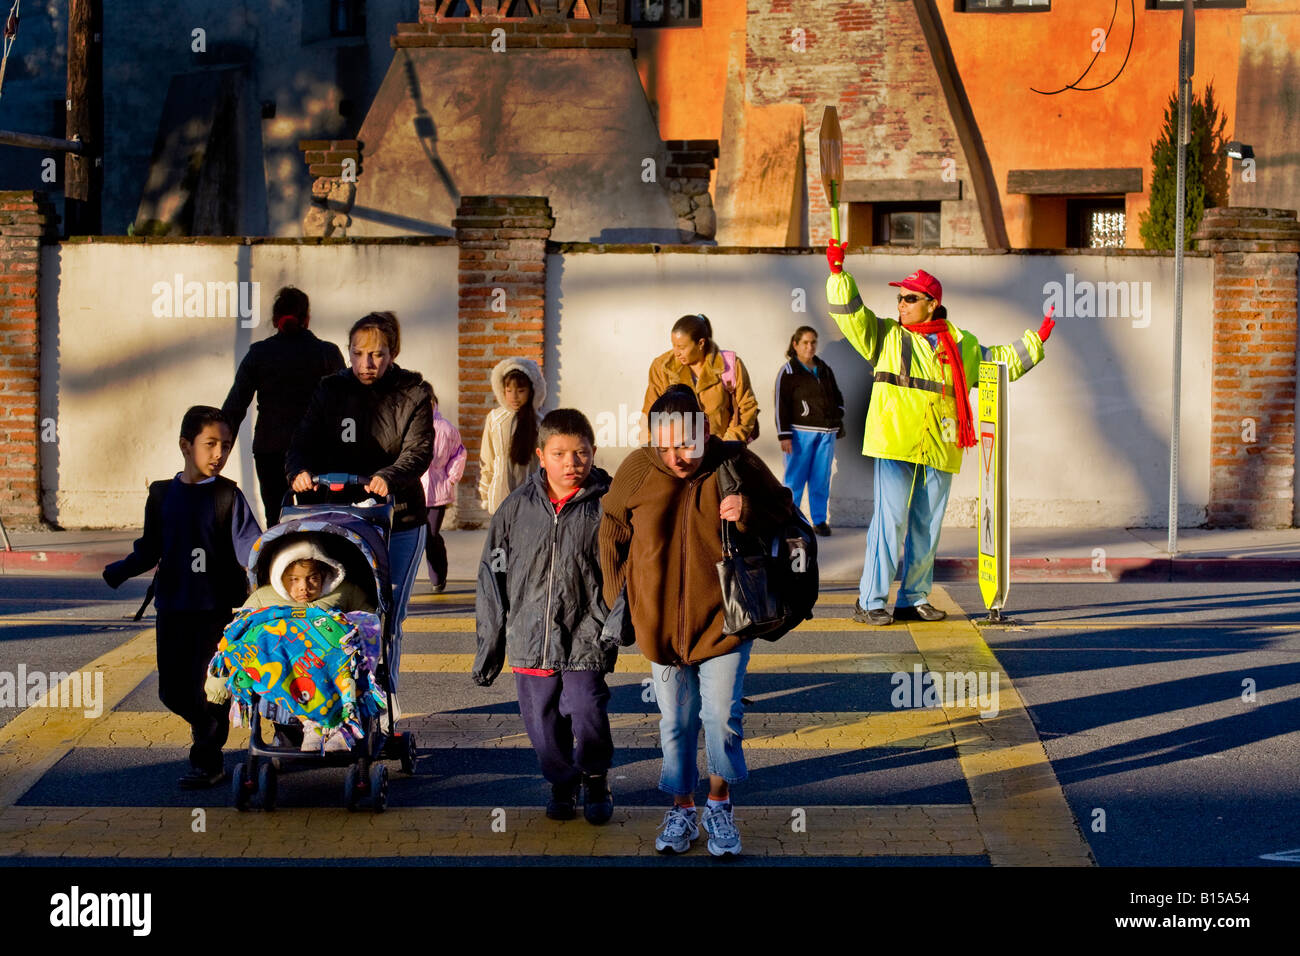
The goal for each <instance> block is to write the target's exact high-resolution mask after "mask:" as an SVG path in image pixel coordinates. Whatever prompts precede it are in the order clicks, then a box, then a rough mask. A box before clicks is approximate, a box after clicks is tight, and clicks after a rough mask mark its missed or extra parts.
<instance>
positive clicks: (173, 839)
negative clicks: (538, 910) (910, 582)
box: [0, 787, 986, 860]
mask: <svg viewBox="0 0 1300 956" xmlns="http://www.w3.org/2000/svg"><path fill="white" fill-rule="evenodd" d="M393 789H396V788H395V787H394V788H392V789H390V798H392V799H397V796H396V795H395V794H394V793H393ZM797 811H802V812H797ZM201 812H202V827H201V828H200V827H198V826H197V825H196V820H197V819H198V817H197V815H198V814H199V813H200V811H198V810H193V809H190V808H188V807H183V808H176V807H27V806H23V807H9V808H7V809H5V810H3V811H0V857H14V856H30V857H59V856H66V857H77V858H81V857H86V858H99V857H122V858H135V859H153V858H164V857H165V858H171V859H213V858H243V859H261V860H267V859H293V860H308V859H320V858H329V859H375V858H384V857H399V856H401V857H427V856H450V857H507V856H508V857H520V856H578V857H591V856H597V857H621V856H655V855H656V853H655V849H654V838H655V833H656V830H657V829H658V826H659V822H660V820H661V819H662V817H663V812H664V811H663V809H662V808H658V807H654V808H652V807H616V808H615V811H614V818H613V819H612V820H610V822H609V823H608V824H606V825H604V826H600V827H593V826H590V825H588V824H587V823H585V822H584V821H582V820H575V821H570V822H565V823H560V822H556V821H554V820H548V819H546V817H545V815H544V814H543V812H542V810H540V809H534V808H531V807H529V808H515V807H412V808H403V807H400V806H391V807H390V809H389V810H388V811H387V812H385V813H380V814H377V813H373V812H368V811H363V812H359V813H349V812H348V811H347V810H344V809H343V808H342V807H339V808H332V807H331V808H323V807H313V808H302V809H295V810H292V811H277V812H275V813H262V812H256V811H255V812H252V813H240V812H239V811H237V810H233V809H229V808H225V807H212V808H207V809H204V810H202V811H201ZM736 823H737V825H738V826H739V828H740V831H741V839H742V841H743V844H744V853H745V855H746V856H748V857H760V858H761V857H791V856H806V857H850V858H861V857H901V856H918V857H952V856H983V855H984V854H985V852H986V850H985V846H984V841H983V838H982V836H981V832H980V827H979V824H978V821H977V820H976V818H975V814H974V812H973V811H972V809H971V808H970V807H969V806H948V805H934V806H931V805H908V806H872V807H843V806H810V807H801V808H794V807H772V806H762V807H760V806H744V805H740V806H737V808H736ZM706 839H707V838H706V836H705V834H704V833H701V839H700V840H699V841H697V842H696V844H695V848H694V849H693V850H692V851H691V853H692V854H693V855H699V856H704V857H707V856H708V850H707V849H706V848H705V847H704V842H705V840H706Z"/></svg>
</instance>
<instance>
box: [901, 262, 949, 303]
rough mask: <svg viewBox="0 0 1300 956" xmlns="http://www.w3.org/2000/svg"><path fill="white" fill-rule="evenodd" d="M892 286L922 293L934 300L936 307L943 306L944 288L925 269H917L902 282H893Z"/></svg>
mask: <svg viewBox="0 0 1300 956" xmlns="http://www.w3.org/2000/svg"><path fill="white" fill-rule="evenodd" d="M889 284H890V285H896V286H899V287H900V288H903V289H911V290H912V291H913V292H920V293H921V294H923V295H928V296H929V297H930V298H932V299H934V304H935V305H942V304H943V286H942V285H940V284H939V280H938V279H936V278H935V277H934V276H932V275H930V273H928V272H926V271H925V270H924V269H917V270H916V271H915V272H913V273H912V274H911V275H910V276H908V277H907V278H906V279H904V280H903V281H901V282H891V283H889Z"/></svg>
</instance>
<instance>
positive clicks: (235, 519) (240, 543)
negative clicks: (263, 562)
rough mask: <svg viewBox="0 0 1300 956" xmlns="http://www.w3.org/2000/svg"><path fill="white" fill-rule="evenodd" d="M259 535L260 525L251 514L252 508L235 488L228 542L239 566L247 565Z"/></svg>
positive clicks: (260, 534)
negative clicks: (233, 547)
mask: <svg viewBox="0 0 1300 956" xmlns="http://www.w3.org/2000/svg"><path fill="white" fill-rule="evenodd" d="M261 536H262V526H261V525H260V524H258V523H257V518H255V517H254V516H253V509H252V508H250V507H248V499H247V498H245V497H244V493H243V492H242V491H240V490H239V489H238V488H236V489H235V503H234V507H233V508H232V509H231V512H230V543H231V544H233V545H234V546H235V559H236V560H237V561H238V562H239V564H240V566H241V567H244V568H247V567H248V555H249V552H251V551H252V550H253V545H254V543H256V541H257V539H258V538H260V537H261Z"/></svg>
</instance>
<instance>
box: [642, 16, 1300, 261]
mask: <svg viewBox="0 0 1300 956" xmlns="http://www.w3.org/2000/svg"><path fill="white" fill-rule="evenodd" d="M982 2H984V3H989V2H990V0H982ZM997 2H999V0H992V3H993V4H996V3H997ZM1030 2H1031V3H1032V2H1034V0H1030ZM980 3H981V0H955V2H951V0H902V2H900V0H888V2H885V0H821V2H817V3H810V2H798V0H784V2H783V0H749V2H748V3H747V2H746V0H700V7H699V12H700V19H699V25H683V26H676V27H660V28H641V29H636V28H634V36H635V37H636V40H637V70H638V73H639V74H640V77H641V81H642V84H643V86H644V87H645V90H646V95H647V97H648V99H649V100H650V103H651V105H652V109H653V110H654V112H655V114H656V117H657V122H658V125H659V130H660V134H661V136H662V137H663V138H664V139H665V140H700V139H716V140H718V141H719V143H720V149H721V156H722V158H721V160H720V163H719V172H718V179H717V181H715V184H714V188H715V191H716V190H718V189H719V187H721V188H722V189H723V190H724V191H725V190H726V189H727V188H728V186H727V182H726V175H727V174H726V168H727V166H728V153H729V152H732V153H734V154H735V155H733V157H732V164H733V166H734V165H735V163H736V162H739V161H742V160H743V161H744V162H747V163H749V162H771V163H777V164H780V163H786V164H790V163H798V162H800V161H802V165H803V169H802V170H801V175H800V176H799V178H800V179H801V180H802V183H803V186H804V188H805V190H806V203H805V209H806V222H805V223H804V225H803V239H805V240H806V241H811V242H815V243H820V242H822V241H824V240H825V238H826V237H827V235H828V233H829V224H828V218H829V217H828V216H826V214H825V213H826V211H827V205H826V198H825V196H823V195H822V188H821V182H820V175H819V170H818V153H817V133H818V128H819V125H820V121H821V115H822V110H823V108H824V107H825V106H828V105H835V106H836V107H837V108H838V111H839V114H840V122H841V125H842V126H843V128H844V137H845V150H844V156H845V178H846V181H847V184H848V188H847V189H846V192H847V195H846V196H845V199H846V200H847V202H846V205H847V206H848V207H849V208H848V209H847V210H846V213H847V216H846V221H847V223H848V233H849V240H850V243H851V244H853V245H860V244H880V243H881V242H882V241H890V240H888V239H887V238H886V236H884V235H882V234H881V232H882V226H884V228H885V230H887V229H888V226H887V224H886V222H885V220H884V219H882V218H881V216H880V215H879V213H880V212H881V211H882V210H883V211H885V212H889V211H892V210H898V209H906V208H908V205H909V203H910V204H911V205H912V206H915V207H916V208H917V209H918V210H921V211H922V212H921V214H922V215H925V214H927V213H928V214H929V215H931V216H933V217H934V218H935V221H936V222H941V226H937V227H936V228H938V229H939V230H940V232H932V233H931V234H930V237H931V239H933V238H934V237H935V236H939V235H940V233H941V241H939V242H938V243H937V244H940V245H958V246H960V245H973V246H1002V245H1006V246H1009V247H1065V246H1070V245H1088V244H1093V245H1106V244H1123V245H1127V246H1130V247H1140V246H1141V239H1140V237H1139V232H1138V227H1139V217H1140V216H1141V214H1142V213H1143V212H1144V211H1145V210H1146V208H1147V205H1148V194H1149V189H1150V180H1151V149H1152V143H1153V142H1154V141H1155V140H1156V138H1157V137H1158V136H1159V132H1160V128H1161V123H1162V120H1163V113H1164V109H1165V106H1166V103H1167V101H1168V98H1169V97H1170V95H1171V94H1173V93H1174V91H1175V87H1176V83H1177V74H1178V42H1179V35H1180V29H1181V19H1182V17H1181V12H1180V9H1181V7H1180V5H1178V4H1170V3H1167V2H1166V0H1160V2H1159V4H1158V5H1157V2H1156V0H1135V2H1134V3H1133V4H1132V5H1131V6H1132V12H1130V4H1128V3H1123V2H1120V3H1118V4H1115V3H1113V2H1106V0H1052V2H1050V3H1048V2H1046V0H1043V2H1042V5H1041V6H1027V7H1016V8H1013V9H1007V10H1003V11H999V12H994V11H991V10H976V9H973V8H974V7H976V6H978V5H980ZM1212 3H1213V4H1214V5H1213V6H1207V7H1205V8H1204V9H1202V8H1201V5H1200V4H1198V7H1197V13H1196V26H1197V47H1196V58H1195V75H1194V78H1193V85H1194V87H1195V89H1196V90H1197V92H1198V93H1201V94H1202V95H1203V93H1204V90H1205V88H1206V87H1207V86H1208V85H1210V84H1213V87H1214V93H1215V99H1216V101H1217V102H1218V104H1219V108H1220V111H1221V113H1222V115H1224V116H1225V118H1226V121H1227V122H1226V127H1225V132H1226V135H1227V138H1228V139H1234V138H1236V139H1243V140H1244V141H1249V139H1247V137H1246V136H1245V135H1242V133H1243V131H1242V130H1240V129H1237V128H1236V124H1237V122H1238V109H1237V107H1238V99H1239V93H1240V92H1241V91H1239V89H1238V78H1239V74H1240V72H1241V70H1242V67H1241V64H1242V63H1243V62H1245V63H1247V64H1249V65H1248V67H1247V69H1248V70H1249V71H1250V73H1251V78H1250V84H1251V90H1250V91H1248V94H1249V95H1248V96H1247V98H1248V99H1249V100H1250V101H1251V102H1252V103H1254V104H1256V108H1255V109H1254V112H1255V114H1257V115H1256V117H1255V120H1254V124H1253V125H1254V126H1256V127H1257V134H1258V135H1260V136H1264V137H1265V138H1266V139H1267V138H1268V136H1272V137H1273V138H1274V139H1275V140H1281V138H1282V137H1284V136H1287V135H1289V133H1287V132H1286V131H1287V130H1292V129H1294V125H1295V123H1296V118H1295V116H1294V113H1295V112H1296V106H1295V104H1294V103H1293V102H1291V101H1290V100H1288V98H1287V95H1286V93H1285V90H1279V89H1278V88H1279V87H1280V86H1282V85H1285V84H1286V83H1287V82H1288V75H1291V76H1292V78H1293V74H1291V72H1290V71H1293V70H1294V68H1295V67H1294V64H1295V56H1296V54H1295V52H1294V51H1295V50H1297V49H1300V0H1239V2H1237V3H1235V4H1234V3H1233V2H1232V0H1212ZM1112 14H1113V15H1114V20H1113V23H1112V22H1111V18H1112ZM1244 22H1247V23H1250V24H1253V26H1249V27H1248V29H1247V34H1249V35H1248V36H1247V37H1245V40H1246V41H1247V42H1245V43H1243V23H1244ZM1108 27H1109V31H1108V32H1107V28H1108ZM846 64H847V65H848V66H849V71H848V72H846V71H845V65H846ZM927 73H928V75H927ZM1070 85H1073V86H1075V87H1078V88H1077V89H1067V88H1066V87H1067V86H1070ZM1088 87H1100V88H1099V89H1093V90H1088V89H1085V88H1088ZM1261 88H1263V89H1264V90H1265V91H1266V92H1265V93H1264V95H1262V96H1261V95H1259V91H1260V89H1261ZM1269 89H1273V90H1274V95H1272V96H1271V99H1270V95H1269V94H1268V93H1267V90H1269ZM1036 90H1037V91H1042V92H1035V91H1036ZM1056 91H1061V92H1056ZM1048 94H1054V95H1048ZM1261 100H1262V102H1263V103H1264V104H1267V103H1269V102H1272V103H1273V104H1274V108H1273V109H1269V108H1265V107H1264V106H1261V105H1260V102H1261ZM777 103H784V104H785V105H786V106H789V105H791V104H798V105H801V106H802V108H803V117H802V120H803V122H802V137H801V139H802V142H801V143H799V142H790V143H788V144H787V148H785V149H783V150H775V151H773V150H769V151H768V152H766V153H763V154H761V155H760V156H759V157H758V158H757V159H755V158H754V156H753V155H751V154H752V150H746V149H745V148H744V147H742V146H741V145H740V144H738V143H735V142H729V139H730V138H731V137H733V136H739V135H741V133H742V132H743V131H745V130H749V131H750V132H751V133H752V132H753V131H754V130H755V129H758V128H761V127H762V126H763V123H764V120H763V118H762V113H763V111H764V110H765V109H767V108H768V107H770V106H772V105H774V104H777ZM1278 103H1281V104H1283V105H1285V104H1287V103H1290V107H1289V111H1290V113H1291V114H1292V115H1290V116H1289V117H1282V118H1281V120H1279V119H1278V117H1277V116H1276V115H1275V114H1276V112H1277V110H1276V108H1275V107H1276V104H1278ZM1270 117H1271V118H1270ZM1270 122H1271V123H1272V124H1273V126H1274V127H1275V128H1274V129H1273V130H1271V131H1269V130H1263V131H1260V130H1259V129H1258V128H1259V127H1261V125H1263V126H1267V125H1268V123H1270ZM1279 123H1280V128H1279ZM769 139H770V137H769ZM1291 142H1294V140H1293V139H1292V140H1291ZM1254 145H1255V149H1256V152H1257V154H1259V159H1258V162H1259V164H1260V167H1259V173H1260V174H1261V175H1262V174H1263V172H1264V169H1265V166H1266V161H1267V157H1266V156H1265V155H1263V153H1262V152H1261V143H1260V142H1256V143H1255V144H1254ZM1279 145H1280V144H1279ZM1263 152H1267V150H1264V151H1263ZM1279 152H1280V151H1279ZM1292 166H1294V160H1292ZM1232 168H1233V171H1234V173H1235V174H1236V175H1234V177H1233V184H1232V203H1233V204H1234V205H1241V204H1251V205H1262V204H1264V203H1262V202H1259V201H1257V200H1251V199H1250V198H1249V196H1248V195H1246V194H1249V193H1250V190H1249V189H1244V188H1242V187H1245V186H1246V185H1248V184H1246V183H1244V182H1243V180H1242V177H1241V175H1240V170H1239V169H1238V167H1237V165H1236V164H1235V163H1234V164H1233V167H1232ZM945 174H946V175H945ZM1286 175H1289V176H1292V177H1294V175H1295V173H1294V169H1292V170H1291V171H1290V172H1289V173H1287V174H1286ZM954 176H955V178H956V179H957V180H958V181H957V182H953V181H952V180H953V179H954ZM1285 181H1287V180H1286V176H1284V175H1281V174H1280V172H1279V175H1278V176H1276V177H1274V183H1273V185H1274V186H1280V185H1281V184H1282V183H1283V182H1285ZM1298 198H1300V197H1298ZM1243 199H1244V200H1245V202H1244V203H1243ZM749 201H750V202H753V201H761V200H755V199H753V198H752V197H751V199H750V200H749ZM1276 201H1277V200H1276V199H1274V202H1275V203H1276ZM1295 202H1296V200H1294V199H1293V200H1292V201H1291V205H1292V206H1294V205H1295ZM783 204H785V198H784V197H782V198H781V199H780V200H779V201H777V202H775V203H774V204H773V208H774V209H777V210H779V208H780V207H781V206H782V205H783ZM719 205H720V207H725V205H726V203H725V200H724V201H722V202H720V203H719ZM1107 209H1109V210H1110V211H1111V215H1110V216H1109V218H1107V216H1105V215H1104V213H1105V212H1106V210H1107ZM1097 210H1100V211H1101V213H1103V215H1101V217H1100V218H1096V211H1097ZM1090 211H1091V212H1090ZM1116 211H1119V212H1122V213H1123V219H1122V221H1121V220H1120V219H1119V218H1118V217H1116V216H1115V215H1114V214H1113V213H1114V212H1116ZM727 212H728V210H727V209H726V208H720V209H719V230H720V234H719V241H720V242H723V241H736V240H743V236H735V235H733V236H732V237H731V238H730V240H729V239H728V237H727V236H726V235H725V225H726V222H725V220H726V217H727ZM1090 215H1092V216H1093V217H1094V218H1092V219H1089V218H1088V217H1089V216H1090ZM1090 224H1091V225H1090ZM1098 224H1103V225H1104V226H1105V228H1109V229H1110V230H1111V235H1110V236H1109V237H1107V236H1105V235H1102V234H1101V233H1100V232H1098V231H1097V229H1098ZM1090 229H1091V230H1092V231H1090ZM1116 229H1119V230H1122V231H1120V232H1118V234H1116V233H1115V230H1116ZM915 231H916V233H917V237H918V239H919V234H920V232H921V231H922V230H921V228H920V227H919V226H918V227H917V229H916V230H915ZM903 238H904V239H905V238H906V237H905V236H904V237H903ZM1089 238H1092V239H1093V241H1092V242H1091V243H1090V242H1089V241H1087V240H1088V239H1089ZM897 239H898V236H897V229H895V239H894V242H895V244H897ZM1097 240H1100V241H1097ZM904 244H906V243H904ZM918 244H936V243H933V242H920V243H918Z"/></svg>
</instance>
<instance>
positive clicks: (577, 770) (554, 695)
mask: <svg viewBox="0 0 1300 956" xmlns="http://www.w3.org/2000/svg"><path fill="white" fill-rule="evenodd" d="M515 685H516V686H517V688H518V690H519V712H520V713H521V714H522V715H523V718H524V727H525V728H526V729H527V731H528V739H529V740H530V741H532V744H533V749H534V750H536V751H537V759H538V761H539V762H540V763H541V765H542V775H543V776H544V777H546V779H547V780H548V781H549V782H551V783H553V784H571V783H574V782H576V781H577V779H578V776H579V774H583V773H586V774H602V773H605V771H607V770H609V765H610V761H612V760H613V758H614V738H613V737H612V736H610V732H609V713H608V710H607V708H608V707H609V688H608V687H607V686H606V685H605V675H604V674H602V673H600V671H561V672H560V673H558V674H556V675H555V676H553V677H536V676H534V675H532V674H516V675H515Z"/></svg>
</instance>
